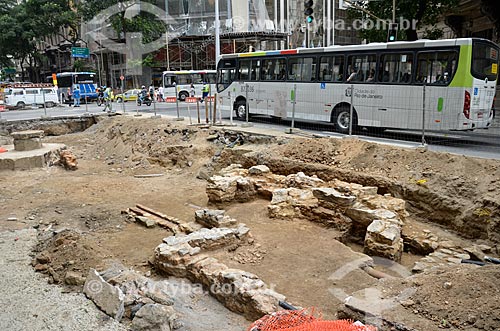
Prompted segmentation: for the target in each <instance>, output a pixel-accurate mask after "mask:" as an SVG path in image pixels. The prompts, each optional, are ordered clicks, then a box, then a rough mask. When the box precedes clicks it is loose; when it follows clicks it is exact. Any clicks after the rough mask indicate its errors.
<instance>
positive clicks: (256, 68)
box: [250, 60, 260, 81]
mask: <svg viewBox="0 0 500 331" xmlns="http://www.w3.org/2000/svg"><path fill="white" fill-rule="evenodd" d="M250 80H252V81H258V80H260V60H252V71H251V72H250Z"/></svg>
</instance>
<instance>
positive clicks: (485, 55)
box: [472, 41, 499, 81]
mask: <svg viewBox="0 0 500 331" xmlns="http://www.w3.org/2000/svg"><path fill="white" fill-rule="evenodd" d="M498 57H499V56H498V50H497V49H496V48H495V47H493V46H492V45H488V44H486V43H484V42H479V41H475V42H474V44H473V46H472V75H473V76H474V77H476V78H478V79H481V80H484V79H485V78H488V80H490V81H494V80H496V79H497V77H498Z"/></svg>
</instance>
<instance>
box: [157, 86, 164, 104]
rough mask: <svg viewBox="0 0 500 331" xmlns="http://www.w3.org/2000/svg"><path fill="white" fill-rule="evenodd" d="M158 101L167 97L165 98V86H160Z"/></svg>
mask: <svg viewBox="0 0 500 331" xmlns="http://www.w3.org/2000/svg"><path fill="white" fill-rule="evenodd" d="M158 101H161V102H163V101H165V99H164V98H163V86H161V85H160V87H158Z"/></svg>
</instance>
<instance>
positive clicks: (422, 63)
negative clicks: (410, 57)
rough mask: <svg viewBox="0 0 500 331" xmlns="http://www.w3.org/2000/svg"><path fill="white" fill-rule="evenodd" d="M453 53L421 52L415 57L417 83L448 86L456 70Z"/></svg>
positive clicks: (454, 53)
mask: <svg viewBox="0 0 500 331" xmlns="http://www.w3.org/2000/svg"><path fill="white" fill-rule="evenodd" d="M457 61H458V55H457V52H454V51H442V52H421V53H419V54H418V55H417V64H418V65H417V83H420V84H422V83H424V82H426V83H427V84H433V85H448V84H449V83H450V82H451V80H452V78H453V76H454V75H455V71H456V69H457Z"/></svg>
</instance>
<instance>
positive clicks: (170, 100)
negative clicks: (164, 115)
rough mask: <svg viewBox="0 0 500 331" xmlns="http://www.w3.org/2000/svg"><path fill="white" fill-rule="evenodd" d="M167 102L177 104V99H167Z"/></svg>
mask: <svg viewBox="0 0 500 331" xmlns="http://www.w3.org/2000/svg"><path fill="white" fill-rule="evenodd" d="M165 102H170V103H175V102H177V98H176V97H165Z"/></svg>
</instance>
